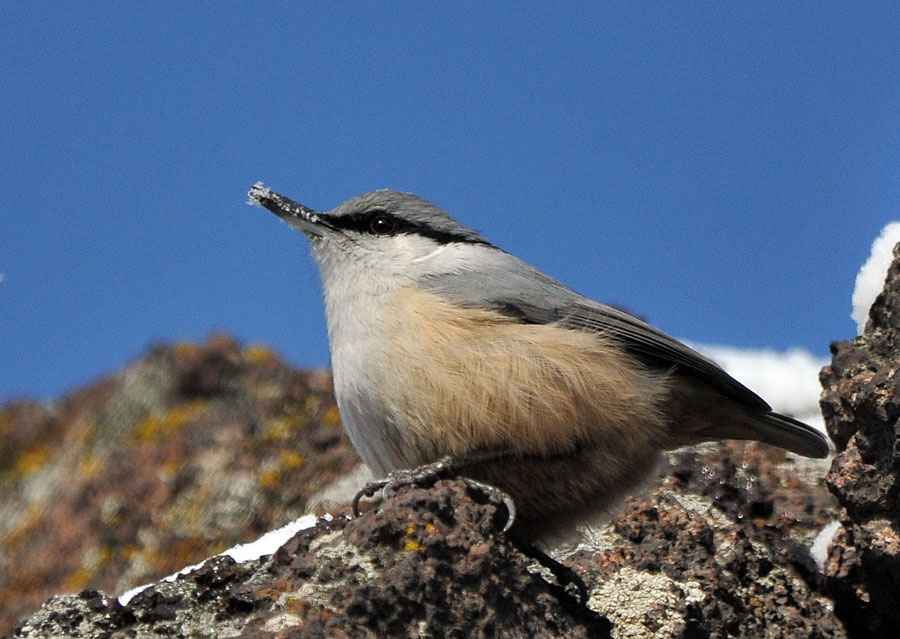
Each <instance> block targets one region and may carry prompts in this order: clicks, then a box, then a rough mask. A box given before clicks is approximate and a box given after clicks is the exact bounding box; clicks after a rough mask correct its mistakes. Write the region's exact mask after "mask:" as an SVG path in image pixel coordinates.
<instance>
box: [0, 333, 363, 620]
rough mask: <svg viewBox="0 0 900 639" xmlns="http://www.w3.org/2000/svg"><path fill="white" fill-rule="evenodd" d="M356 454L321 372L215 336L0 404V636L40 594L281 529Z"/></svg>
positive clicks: (118, 585) (190, 558)
mask: <svg viewBox="0 0 900 639" xmlns="http://www.w3.org/2000/svg"><path fill="white" fill-rule="evenodd" d="M358 463H359V458H358V457H357V455H356V453H355V452H354V451H353V449H352V447H351V446H350V443H349V441H348V440H347V438H346V436H345V435H344V433H343V429H342V428H341V425H340V419H339V417H338V413H337V408H336V407H335V405H334V400H333V398H332V393H331V379H330V377H329V376H328V375H327V374H326V373H323V372H304V371H297V370H294V369H292V368H290V367H288V366H287V365H286V364H285V363H284V362H282V361H281V360H280V359H279V358H277V357H276V356H275V355H273V354H272V353H271V352H269V351H267V350H266V349H264V348H261V347H254V346H249V347H241V346H239V345H238V344H237V343H236V342H235V341H234V340H232V339H229V338H227V337H223V336H216V337H212V338H210V339H209V340H207V341H206V342H204V343H201V344H188V343H179V344H175V345H171V346H158V347H155V348H153V349H151V350H150V352H149V353H147V354H146V355H145V356H143V357H141V358H139V359H138V360H136V361H135V362H133V363H131V364H130V365H129V366H128V367H126V368H125V369H123V370H122V371H121V372H119V373H117V374H115V375H113V376H111V377H109V378H107V379H104V380H102V381H100V382H98V383H95V384H92V385H91V386H89V387H87V388H84V389H81V390H78V391H75V392H73V393H70V394H68V395H66V396H65V397H63V398H62V399H60V400H57V401H54V402H52V403H38V402H25V401H20V402H15V403H10V404H6V405H4V406H2V407H0V548H2V552H0V636H3V635H5V634H6V633H7V632H8V631H9V630H10V629H11V628H12V627H13V625H14V624H15V623H16V622H18V621H20V620H21V619H22V618H23V617H25V616H26V615H27V614H30V613H32V612H33V611H34V610H36V609H37V608H38V606H40V604H41V602H43V601H45V600H46V599H47V598H48V597H49V596H51V595H55V594H59V593H64V592H78V591H79V590H82V589H84V588H90V589H94V590H103V591H106V592H114V593H117V592H122V591H124V590H127V589H129V588H131V587H133V586H137V585H139V584H143V583H147V582H150V581H153V580H155V579H159V578H161V577H163V576H165V575H167V574H170V573H173V572H175V571H176V570H179V569H180V568H182V567H183V566H186V565H191V564H194V563H197V562H198V561H202V560H203V559H204V558H206V557H209V556H210V555H212V554H215V553H217V552H220V551H222V550H224V549H226V548H229V547H231V546H233V545H235V544H237V543H241V542H246V541H249V540H251V539H254V538H256V537H258V536H259V535H260V534H262V533H263V532H266V531H267V530H270V529H272V528H277V527H279V526H281V525H282V524H284V523H287V522H288V521H291V520H292V519H295V518H297V517H298V516H300V515H301V514H303V513H304V512H306V510H307V500H308V498H309V497H310V496H312V495H313V494H315V493H316V492H317V491H319V490H320V489H321V488H323V487H325V486H327V485H329V484H331V483H332V481H334V480H335V479H337V478H339V477H343V476H346V474H347V473H349V472H350V471H351V470H352V469H353V468H355V467H356V466H357V465H358Z"/></svg>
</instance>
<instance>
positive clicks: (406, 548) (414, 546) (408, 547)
mask: <svg viewBox="0 0 900 639" xmlns="http://www.w3.org/2000/svg"><path fill="white" fill-rule="evenodd" d="M413 550H422V546H421V544H419V543H418V542H415V541H407V542H406V543H405V544H403V548H401V549H400V552H410V551H413Z"/></svg>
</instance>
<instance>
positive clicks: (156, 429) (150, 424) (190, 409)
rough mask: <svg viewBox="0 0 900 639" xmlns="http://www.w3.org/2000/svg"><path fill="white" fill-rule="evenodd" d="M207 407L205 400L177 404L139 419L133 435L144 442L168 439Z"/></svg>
mask: <svg viewBox="0 0 900 639" xmlns="http://www.w3.org/2000/svg"><path fill="white" fill-rule="evenodd" d="M206 409H207V402H206V401H204V400H194V401H192V402H189V403H186V404H176V405H175V406H173V407H172V408H171V409H170V410H169V411H168V412H167V413H163V414H159V413H153V414H151V415H148V416H147V417H145V418H144V419H142V420H141V421H139V422H138V423H137V425H136V426H135V427H134V430H133V431H132V437H133V438H134V439H136V440H137V441H139V442H144V443H152V442H158V441H162V440H164V439H168V438H170V437H172V436H173V435H175V433H177V432H178V431H179V430H180V429H181V427H182V426H184V425H185V424H186V423H188V422H189V421H190V420H191V419H193V418H194V417H196V416H197V415H199V414H201V413H203V412H204V411H205V410H206Z"/></svg>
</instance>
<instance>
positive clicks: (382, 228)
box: [369, 213, 397, 235]
mask: <svg viewBox="0 0 900 639" xmlns="http://www.w3.org/2000/svg"><path fill="white" fill-rule="evenodd" d="M396 226H397V224H396V222H394V218H392V217H391V216H389V215H387V214H386V213H379V214H377V215H375V216H373V217H372V221H371V222H369V230H371V231H372V233H374V234H375V235H390V234H391V233H393V232H394V229H395V228H396Z"/></svg>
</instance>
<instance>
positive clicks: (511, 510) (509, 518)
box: [500, 493, 516, 533]
mask: <svg viewBox="0 0 900 639" xmlns="http://www.w3.org/2000/svg"><path fill="white" fill-rule="evenodd" d="M503 505H504V506H506V523H505V524H503V528H501V529H500V532H501V533H505V532H507V531H509V529H510V528H512V525H513V524H514V523H516V502H514V501H513V500H512V497H510V496H509V495H507V494H506V493H503Z"/></svg>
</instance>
